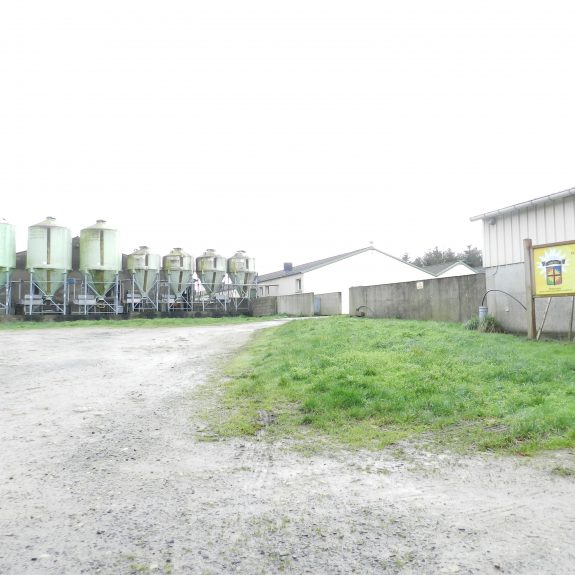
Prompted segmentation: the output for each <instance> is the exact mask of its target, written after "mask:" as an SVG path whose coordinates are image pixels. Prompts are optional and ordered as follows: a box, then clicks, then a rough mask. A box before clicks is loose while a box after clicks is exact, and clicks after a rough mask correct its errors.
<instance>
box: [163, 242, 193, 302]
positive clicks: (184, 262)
mask: <svg viewBox="0 0 575 575" xmlns="http://www.w3.org/2000/svg"><path fill="white" fill-rule="evenodd" d="M162 269H163V270H164V272H165V273H166V276H167V277H168V282H169V285H170V293H173V294H175V296H176V297H177V298H178V297H180V296H181V295H182V293H183V292H184V290H185V289H186V288H187V287H188V286H189V285H190V283H191V281H192V277H193V275H194V258H193V257H192V256H191V255H190V254H188V253H186V252H185V251H184V250H183V249H182V248H174V249H173V250H172V251H171V252H170V253H169V254H168V255H167V256H164V258H163V260H162Z"/></svg>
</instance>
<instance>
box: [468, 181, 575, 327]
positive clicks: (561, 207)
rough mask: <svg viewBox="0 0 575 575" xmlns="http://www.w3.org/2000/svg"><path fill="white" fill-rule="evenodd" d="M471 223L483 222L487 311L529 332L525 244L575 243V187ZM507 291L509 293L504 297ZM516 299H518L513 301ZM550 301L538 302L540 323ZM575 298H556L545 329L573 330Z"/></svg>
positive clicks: (475, 218)
mask: <svg viewBox="0 0 575 575" xmlns="http://www.w3.org/2000/svg"><path fill="white" fill-rule="evenodd" d="M471 221H481V222H482V223H483V238H484V243H483V265H484V267H485V281H486V287H487V289H488V290H500V291H492V292H491V293H489V295H488V296H487V306H488V308H489V313H490V314H492V315H495V316H496V317H497V319H498V320H499V321H500V322H501V323H502V324H503V326H504V327H505V328H506V329H508V330H510V331H517V332H524V331H526V329H527V314H526V311H525V310H524V309H523V308H522V307H521V305H520V304H518V303H517V302H516V301H515V300H519V301H520V302H521V304H523V305H526V304H527V303H528V302H527V300H528V297H527V293H526V288H525V266H524V249H523V240H524V239H531V240H532V242H533V245H541V244H551V243H559V242H575V188H571V189H569V190H565V191H563V192H558V193H555V194H551V195H548V196H543V197H541V198H536V199H533V200H529V201H527V202H522V203H520V204H515V205H513V206H508V207H505V208H501V209H499V210H494V211H491V212H487V213H485V214H480V215H478V216H474V217H472V218H471ZM504 292H505V293H504ZM514 298H515V299H514ZM546 305H547V299H541V298H537V299H536V317H537V325H538V326H539V325H540V324H541V321H542V320H541V318H542V316H543V314H544V308H545V307H546ZM571 306H572V298H570V297H555V298H553V301H552V302H551V305H550V306H549V316H548V318H547V321H546V323H545V331H546V332H547V331H549V332H554V333H565V332H567V331H568V330H569V321H570V317H571Z"/></svg>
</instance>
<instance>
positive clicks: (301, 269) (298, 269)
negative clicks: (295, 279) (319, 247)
mask: <svg viewBox="0 0 575 575" xmlns="http://www.w3.org/2000/svg"><path fill="white" fill-rule="evenodd" d="M370 250H373V251H376V252H379V253H380V254H383V255H384V256H387V257H388V258H393V259H394V260H397V261H400V262H402V263H404V264H405V265H407V266H411V267H413V268H417V269H422V268H418V267H417V266H414V265H413V264H410V263H407V262H404V261H403V260H400V259H399V258H396V257H395V256H392V255H390V254H387V253H385V252H382V251H381V250H378V249H377V248H374V247H373V246H368V247H367V248H361V249H359V250H355V251H353V252H346V253H344V254H339V255H337V256H331V257H330V258H324V259H322V260H316V261H314V262H309V263H307V264H300V265H299V266H293V268H292V269H291V271H285V270H279V271H277V272H271V273H268V274H261V275H259V276H258V282H266V281H271V280H277V279H280V278H285V277H288V276H293V275H298V274H303V273H306V272H310V271H313V270H316V269H318V268H323V267H324V266H328V265H330V264H334V263H336V262H339V261H341V260H345V259H347V258H350V257H352V256H356V255H358V254H361V253H363V252H367V251H370ZM423 271H426V270H423Z"/></svg>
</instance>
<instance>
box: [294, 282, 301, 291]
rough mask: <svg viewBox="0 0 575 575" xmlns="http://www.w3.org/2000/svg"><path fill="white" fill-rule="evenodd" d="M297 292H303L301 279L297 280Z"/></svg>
mask: <svg viewBox="0 0 575 575" xmlns="http://www.w3.org/2000/svg"><path fill="white" fill-rule="evenodd" d="M295 291H296V292H300V291H301V279H297V280H295Z"/></svg>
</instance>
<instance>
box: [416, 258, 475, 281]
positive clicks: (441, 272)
mask: <svg viewBox="0 0 575 575" xmlns="http://www.w3.org/2000/svg"><path fill="white" fill-rule="evenodd" d="M422 269H423V270H425V271H426V272H428V273H430V274H432V275H434V276H435V277H436V278H452V277H456V276H469V275H473V274H477V273H482V272H483V269H479V270H478V269H475V268H472V267H471V266H469V265H467V264H466V263H465V262H462V261H457V262H449V263H446V264H435V265H432V266H424V267H423V268H422Z"/></svg>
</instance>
